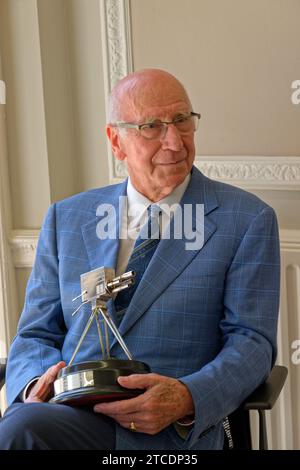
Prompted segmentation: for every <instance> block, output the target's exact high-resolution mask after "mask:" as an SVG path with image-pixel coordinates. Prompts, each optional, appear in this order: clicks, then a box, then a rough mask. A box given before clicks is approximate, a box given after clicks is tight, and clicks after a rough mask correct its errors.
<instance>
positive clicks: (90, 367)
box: [50, 359, 151, 406]
mask: <svg viewBox="0 0 300 470" xmlns="http://www.w3.org/2000/svg"><path fill="white" fill-rule="evenodd" d="M149 372H151V370H150V367H149V366H148V365H147V364H145V363H144V362H141V361H131V360H123V359H106V360H101V361H89V362H81V363H79V364H74V365H72V366H67V367H64V368H63V369H61V370H60V372H59V374H58V377H57V379H56V381H55V383H54V390H55V395H54V397H53V398H52V399H51V400H50V403H63V404H65V405H72V406H88V405H93V404H95V403H100V402H105V401H114V400H123V399H125V398H133V397H136V396H138V395H140V394H141V393H144V390H141V389H128V388H124V387H121V385H119V384H118V382H117V379H118V377H120V376H124V375H125V376H126V375H131V374H147V373H149Z"/></svg>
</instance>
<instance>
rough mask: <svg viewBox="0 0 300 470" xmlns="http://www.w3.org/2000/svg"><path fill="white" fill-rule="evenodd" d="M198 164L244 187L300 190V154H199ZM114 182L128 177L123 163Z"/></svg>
mask: <svg viewBox="0 0 300 470" xmlns="http://www.w3.org/2000/svg"><path fill="white" fill-rule="evenodd" d="M195 166H196V167H197V168H198V169H199V170H200V171H202V172H203V173H204V174H205V175H206V176H208V177H209V178H212V179H215V180H218V181H223V182H224V183H229V184H233V185H235V186H240V187H242V188H245V189H253V190H255V189H263V190H277V191H278V190H288V191H295V190H297V191H299V190H300V157H286V156H280V157H266V156H228V157H221V156H211V157H208V156H199V155H198V156H197V157H196V159H195ZM115 170H116V173H115V178H114V179H113V182H119V181H122V180H123V179H124V178H126V176H127V172H126V168H125V167H124V165H123V164H122V162H119V161H117V163H116V164H115Z"/></svg>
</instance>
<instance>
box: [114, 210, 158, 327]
mask: <svg viewBox="0 0 300 470" xmlns="http://www.w3.org/2000/svg"><path fill="white" fill-rule="evenodd" d="M147 211H148V220H147V222H146V223H145V224H144V225H143V226H142V228H141V230H140V233H139V235H138V237H137V239H136V241H135V244H134V248H133V251H132V253H131V256H130V258H129V261H128V265H127V268H126V272H127V271H134V272H135V282H134V285H133V286H132V287H130V288H129V289H125V290H123V291H121V292H119V293H118V295H117V297H116V299H115V301H114V303H115V309H116V314H117V322H118V324H120V322H121V320H122V318H123V316H124V314H125V313H126V310H127V308H128V305H129V304H130V301H131V299H132V297H133V294H134V293H135V291H136V288H137V286H138V285H139V283H140V281H141V279H142V277H143V275H144V273H145V271H146V269H147V267H148V265H149V263H150V260H151V258H152V256H153V254H154V252H155V250H156V248H157V245H158V243H159V240H160V213H161V209H160V207H159V206H157V205H156V204H153V205H151V206H149V207H148V208H147Z"/></svg>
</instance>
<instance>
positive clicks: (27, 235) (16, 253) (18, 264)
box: [9, 230, 40, 268]
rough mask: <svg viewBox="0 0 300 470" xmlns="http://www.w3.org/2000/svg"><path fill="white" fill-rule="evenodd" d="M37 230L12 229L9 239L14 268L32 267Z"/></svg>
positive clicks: (37, 235)
mask: <svg viewBox="0 0 300 470" xmlns="http://www.w3.org/2000/svg"><path fill="white" fill-rule="evenodd" d="M39 233H40V231H39V230H12V232H11V237H10V240H9V243H10V247H11V253H12V259H13V264H14V267H15V268H32V266H33V263H34V259H35V253H36V247H37V242H38V237H39Z"/></svg>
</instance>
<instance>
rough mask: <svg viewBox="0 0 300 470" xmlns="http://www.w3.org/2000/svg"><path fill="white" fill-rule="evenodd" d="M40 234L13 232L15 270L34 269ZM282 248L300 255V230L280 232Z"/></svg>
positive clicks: (12, 243)
mask: <svg viewBox="0 0 300 470" xmlns="http://www.w3.org/2000/svg"><path fill="white" fill-rule="evenodd" d="M39 233H40V231H39V230H12V231H11V236H10V241H9V243H10V247H11V252H12V259H13V264H14V267H15V268H32V266H33V263H34V259H35V253H36V247H37V242H38V237H39ZM280 248H281V250H282V251H289V252H290V251H294V252H298V253H300V230H289V229H282V230H280Z"/></svg>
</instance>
